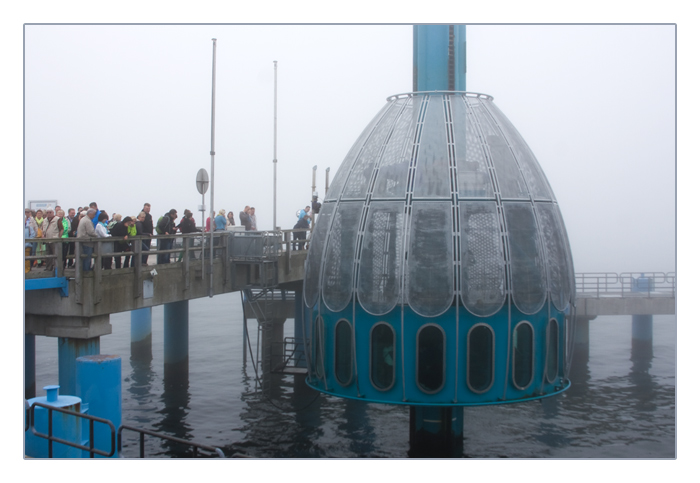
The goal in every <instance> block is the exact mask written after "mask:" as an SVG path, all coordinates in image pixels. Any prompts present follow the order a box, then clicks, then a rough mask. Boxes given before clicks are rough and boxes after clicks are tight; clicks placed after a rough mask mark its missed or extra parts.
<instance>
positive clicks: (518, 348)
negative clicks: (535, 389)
mask: <svg viewBox="0 0 700 483" xmlns="http://www.w3.org/2000/svg"><path fill="white" fill-rule="evenodd" d="M532 351H533V332H532V326H531V325H530V324H529V323H528V322H520V323H519V324H518V325H516V326H515V331H514V334H513V383H514V384H515V387H517V388H518V389H525V388H526V387H527V386H529V385H530V383H531V382H532V374H533V368H532V364H533V360H534V359H533V353H532Z"/></svg>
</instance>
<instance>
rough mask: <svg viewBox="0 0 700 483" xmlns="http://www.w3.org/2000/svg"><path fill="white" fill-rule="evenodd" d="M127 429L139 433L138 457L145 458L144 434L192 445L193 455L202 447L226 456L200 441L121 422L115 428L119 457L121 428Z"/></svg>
mask: <svg viewBox="0 0 700 483" xmlns="http://www.w3.org/2000/svg"><path fill="white" fill-rule="evenodd" d="M125 429H127V430H129V431H133V432H135V433H139V458H145V451H144V441H145V437H144V435H146V434H147V435H149V436H154V437H156V438H160V439H164V440H167V441H172V442H174V443H179V444H184V445H187V446H192V448H193V449H192V453H193V456H195V457H196V456H197V449H198V448H199V449H203V450H205V451H210V452H212V453H216V455H217V456H218V457H219V458H225V457H226V456H225V455H224V452H223V451H221V450H220V449H219V448H217V447H215V446H208V445H206V444H200V443H195V442H193V441H187V440H186V439H181V438H176V437H175V436H168V435H167V434H161V433H156V432H155V431H149V430H148V429H140V428H135V427H133V426H128V425H126V424H122V425H121V426H119V429H118V430H117V447H118V454H119V457H120V458H121V457H122V431H123V430H125Z"/></svg>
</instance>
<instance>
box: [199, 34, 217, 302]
mask: <svg viewBox="0 0 700 483" xmlns="http://www.w3.org/2000/svg"><path fill="white" fill-rule="evenodd" d="M211 40H212V41H213V42H214V44H213V53H212V64H211V151H209V154H210V155H211V193H210V198H209V204H210V209H214V112H215V110H214V105H215V100H216V39H211ZM202 218H204V216H202ZM213 296H214V220H211V219H210V220H209V297H210V298H211V297H213Z"/></svg>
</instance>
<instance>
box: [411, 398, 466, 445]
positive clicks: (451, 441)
mask: <svg viewBox="0 0 700 483" xmlns="http://www.w3.org/2000/svg"><path fill="white" fill-rule="evenodd" d="M410 425H411V429H410V435H409V440H410V449H409V453H408V454H409V456H410V457H412V458H459V457H461V456H462V452H463V447H464V438H463V432H464V430H463V426H464V409H463V408H462V407H461V406H447V407H445V406H411V409H410Z"/></svg>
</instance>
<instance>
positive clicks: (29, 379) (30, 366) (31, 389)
mask: <svg viewBox="0 0 700 483" xmlns="http://www.w3.org/2000/svg"><path fill="white" fill-rule="evenodd" d="M33 397H36V336H35V335H34V334H24V399H31V398H33Z"/></svg>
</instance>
